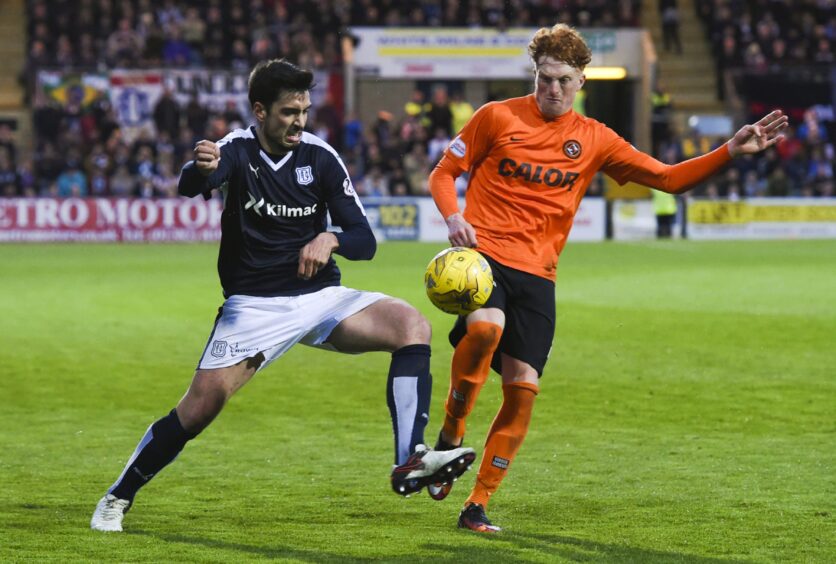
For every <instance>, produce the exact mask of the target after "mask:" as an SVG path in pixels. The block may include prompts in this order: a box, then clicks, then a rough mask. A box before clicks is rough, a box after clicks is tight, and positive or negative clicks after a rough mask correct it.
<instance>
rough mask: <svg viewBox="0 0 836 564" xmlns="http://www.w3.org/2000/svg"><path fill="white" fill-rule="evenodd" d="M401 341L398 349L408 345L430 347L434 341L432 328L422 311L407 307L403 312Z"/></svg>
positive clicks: (401, 317)
mask: <svg viewBox="0 0 836 564" xmlns="http://www.w3.org/2000/svg"><path fill="white" fill-rule="evenodd" d="M400 319H401V331H400V333H401V339H400V341H401V342H400V343H398V347H399V348H400V347H405V346H407V345H429V344H430V340H431V339H432V326H431V325H430V322H429V321H427V318H426V317H424V316H423V315H422V314H421V312H420V311H418V310H417V309H415V308H414V307H412V306H407V307H405V308H404V309H403V311H402V312H401V316H400Z"/></svg>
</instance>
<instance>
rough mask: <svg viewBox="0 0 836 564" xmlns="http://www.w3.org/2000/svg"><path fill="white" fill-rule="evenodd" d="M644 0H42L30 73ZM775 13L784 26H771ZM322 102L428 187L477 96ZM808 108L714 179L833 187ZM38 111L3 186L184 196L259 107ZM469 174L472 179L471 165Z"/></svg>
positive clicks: (584, 19)
mask: <svg viewBox="0 0 836 564" xmlns="http://www.w3.org/2000/svg"><path fill="white" fill-rule="evenodd" d="M697 4H698V10H700V14H701V15H702V16H703V17H704V18H706V21H708V22H713V23H712V25H710V26H709V27H710V29H711V30H712V33H715V34H716V33H719V34H720V35H719V36H717V37H718V41H720V42H721V44H724V43H725V41H726V38H727V37H729V36H733V37H734V41H735V45H742V44H743V42H744V41H745V40H746V38H749V39H751V40H752V41H755V42H757V44H758V45H760V40H761V39H764V38H766V37H770V38H772V39H775V37H780V38H783V39H784V40H785V41H786V42H787V44H788V46H790V47H791V49H790V51H791V52H796V51H797V50H798V49H800V48H799V47H797V45H799V44H801V45H803V46H804V49H805V53H806V54H811V53H812V54H814V53H816V52H817V49H818V47H817V45H818V43H819V41H818V40H819V39H821V38H824V39H825V40H826V41H828V42H830V43H829V45H832V41H833V32H834V18H833V15H832V8H830V9H829V10H830V11H828V8H826V7H825V8H822V6H826V5H832V3H827V2H820V1H805V2H801V4H803V8H802V9H799V10H793V11H792V13H791V14H790V15H789V16H788V17H786V18H784V17H783V16H784V15H786V14H784V13H783V12H781V11H780V10H781V7H782V6H784V5H786V4H788V3H787V2H782V1H781V0H772V1H770V2H765V1H749V2H729V1H724V0H714V2H704V3H697ZM741 6H742V7H744V8H745V10H744V11H743V12H740V10H741V9H742V8H741ZM639 8H640V1H639V0H620V1H617V2H610V1H604V0H552V1H544V0H510V1H509V0H504V1H503V0H422V1H415V2H398V1H394V0H363V1H348V0H319V1H317V0H224V1H221V0H206V1H200V2H198V1H187V0H158V1H155V2H152V1H151V0H119V1H116V0H80V1H70V0H54V1H50V2H46V0H30V1H29V2H28V18H29V20H28V21H29V58H28V66H27V70H26V78H27V80H31V79H32V77H33V76H34V72H35V71H36V70H37V69H41V68H52V69H54V68H74V69H96V70H99V71H101V70H107V69H110V68H116V67H120V68H132V67H139V68H146V67H162V68H165V67H171V68H182V67H195V68H205V67H218V68H224V69H234V70H238V71H242V72H245V71H246V70H248V69H249V68H250V67H251V66H252V65H253V64H254V63H255V62H256V61H258V60H261V59H264V58H267V57H276V56H283V57H287V58H289V59H291V60H294V61H297V62H298V63H299V64H301V65H303V66H306V67H309V68H314V69H317V70H321V71H334V70H337V69H339V68H340V67H341V61H342V58H341V57H342V54H341V41H340V38H341V37H343V36H344V35H345V34H346V33H349V31H347V30H349V29H350V28H351V27H354V26H370V25H372V26H375V25H385V26H394V25H396V26H407V27H408V26H453V25H455V26H487V27H505V26H508V27H516V26H526V27H531V26H541V25H551V24H553V23H554V22H555V21H563V22H567V23H570V24H572V25H576V26H580V27H594V26H634V25H638V16H639V11H640V10H639ZM741 14H742V15H745V14H749V16H748V18H749V22H750V25H749V27H746V26H741V25H740V21H738V20H737V19H735V20H734V25H732V27H731V28H729V26H728V25H722V23H721V22H725V21H726V20H727V19H728V18H727V16H729V15H731V16H732V17H734V18H738V16H741ZM743 19H744V20H745V18H743ZM776 22H781V24H780V25H779V24H777V23H776ZM793 22H795V23H798V25H799V26H800V28H797V26H796V25H795V23H793ZM767 24H769V25H767ZM767 27H769V29H770V34H771V35H769V34H766V31H762V30H761V29H762V28H764V29H766V28H767ZM749 28H752V29H754V31H752V30H751V29H749ZM746 29H749V31H750V32H751V33H750V35H747V34H746V33H747V32H746V31H745V30H746ZM796 29H800V30H801V31H800V34H801V35H799V33H797V32H796V31H793V30H796ZM799 37H803V38H806V39H804V41H801V40H800V39H799ZM719 38H722V39H719ZM769 45H772V43H769ZM770 52H771V51H770ZM798 52H799V53H800V51H798ZM830 55H831V57H832V49H830ZM820 58H821V59H822V60H824V58H823V56H822V57H820ZM313 110H314V111H313V112H312V119H311V120H310V121H309V126H308V128H309V129H310V130H311V131H312V132H314V133H316V134H317V135H319V136H321V137H323V138H325V139H326V140H327V141H328V142H329V143H331V144H332V145H334V146H335V148H337V149H338V151H339V152H340V154H341V155H342V157H343V159H344V161H345V162H346V166H347V168H348V170H349V172H350V174H351V176H352V178H353V180H354V183H355V186H356V188H357V190H358V192H359V193H360V194H361V195H366V196H397V195H426V194H427V193H428V191H427V176H428V173H429V171H430V170H431V168H432V166H433V165H434V164H435V162H436V161H437V159H438V158H439V157H440V154H441V152H442V151H443V149H444V148H445V147H446V146H447V144H449V142H450V140H451V138H452V137H454V136H455V134H456V133H457V132H458V130H459V129H460V128H461V126H462V125H463V124H464V123H465V122H466V121H467V119H468V118H469V117H470V115H472V113H473V106H472V105H471V104H469V103H468V102H467V101H465V100H464V99H463V98H462V96H461V90H460V88H459V85H455V84H452V86H451V85H436V86H435V87H434V88H432V89H430V90H422V89H416V90H415V92H414V93H413V95H412V97H411V98H410V99H409V100H405V101H404V106H403V108H397V109H393V108H390V109H389V110H391V111H386V110H381V111H380V112H378V114H377V116H376V118H375V119H374V120H373V121H372V122H367V123H364V122H361V121H360V120H359V119H358V118H357V116H356V115H352V114H348V115H341V113H340V112H339V111H338V109H337V106H336V105H335V104H334V103H333V101H332V100H330V99H329V98H328V97H327V96H326V97H325V99H324V101H323V102H322V103H321V104H319V105H318V106H317V107H315V108H314V109H313ZM393 112H396V113H397V114H398V115H403V117H402V118H400V117H398V118H396V117H395V115H394V113H393ZM808 114H809V116H808ZM808 114H805V120H804V123H802V124H801V125H799V126H798V127H797V128H794V129H793V130H792V131H790V132H789V133H788V141H786V142H784V143H783V144H781V145H780V146H779V147H777V148H775V149H773V150H771V151H769V152H767V154H766V155H764V156H762V157H759V158H756V159H743V160H741V161H738V162H736V163H735V166H734V167H733V168H732V169H730V172H728V173H727V174H726V175H725V176H723V178H722V179H720V180H719V181H717V182H715V183H714V185H708V186H705V187H704V188H703V189H702V190H701V191H700V192H698V193H702V194H704V195H707V196H715V195H716V196H725V197H748V196H758V195H775V196H778V195H830V194H832V190H833V170H832V162H833V145H832V139H831V138H830V136H829V135H828V131H827V128H826V127H823V125H822V124H823V123H824V122H825V121H826V120H827V119H828V118H830V119H832V116H828V115H827V114H826V112H822V111H819V110H816V109H813V110H811V111H810V112H808ZM33 117H34V131H35V147H34V153H33V154H31V155H28V154H21V153H22V152H21V151H19V150H17V148H16V147H15V144H14V143H13V141H12V132H11V129H10V128H9V127H8V126H7V125H5V124H0V195H4V196H14V195H27V196H35V195H54V196H69V195H91V196H128V195H133V196H159V197H165V196H173V195H175V194H176V184H177V175H178V172H179V169H180V167H181V166H182V164H183V163H184V162H185V161H186V160H188V159H189V158H190V155H191V150H192V147H193V144H194V142H195V140H197V139H201V138H207V139H219V138H220V137H222V136H223V135H224V134H225V133H226V132H227V131H229V130H230V129H231V128H234V127H237V126H241V125H246V123H247V122H248V121H249V116H241V115H240V114H238V113H237V112H236V111H235V109H234V108H231V107H230V108H226V109H225V110H223V111H212V110H211V109H210V108H208V107H205V106H204V105H201V103H200V102H199V100H198V99H197V97H196V96H195V97H194V98H193V99H192V100H191V101H190V102H189V103H188V104H180V103H178V102H177V101H176V100H175V99H174V98H173V97H172V96H170V95H166V96H164V97H163V98H162V99H161V100H160V102H159V103H158V104H157V105H156V106H155V108H154V122H155V126H156V131H155V133H154V134H151V133H150V132H147V131H146V132H144V133H142V134H140V135H138V136H136V137H135V138H130V139H129V138H128V136H126V135H125V134H124V132H123V130H122V128H121V127H120V126H119V123H118V122H117V119H116V116H115V112H114V110H113V108H112V107H111V106H110V103H109V101H108V100H107V99H106V98H105V99H101V100H99V101H97V102H96V103H95V104H93V105H91V106H87V107H82V106H81V105H80V104H75V105H74V104H60V103H57V102H55V101H48V102H45V103H39V104H38V105H36V106H35V107H33ZM808 117H809V119H808ZM711 145H712V141H711V140H706V139H701V138H697V137H694V136H691V135H686V136H684V137H676V138H668V139H666V140H665V142H664V143H663V144H662V145H661V146H659V151H658V156H659V157H660V158H661V159H663V160H666V161H668V162H676V161H678V160H681V159H683V158H688V157H691V156H694V155H696V154H699V153H701V152H704V151H705V150H708V149H710V148H711ZM732 171H734V172H732ZM460 182H461V184H460V188H461V189H463V187H464V186H463V185H464V182H466V178H462V179H460Z"/></svg>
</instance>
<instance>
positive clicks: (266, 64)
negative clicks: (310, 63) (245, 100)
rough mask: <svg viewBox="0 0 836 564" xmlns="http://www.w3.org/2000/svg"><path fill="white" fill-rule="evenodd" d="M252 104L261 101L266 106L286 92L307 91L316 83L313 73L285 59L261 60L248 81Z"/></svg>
mask: <svg viewBox="0 0 836 564" xmlns="http://www.w3.org/2000/svg"><path fill="white" fill-rule="evenodd" d="M247 85H248V90H249V98H250V106H254V105H255V103H256V102H261V103H262V104H263V105H264V107H265V108H269V107H270V105H271V104H272V103H273V102H275V101H276V100H278V99H279V98H280V97H281V96H282V94H283V93H286V92H307V91H308V90H310V89H311V88H313V87H314V86H316V84H314V81H313V73H312V72H311V71H309V70H304V69H301V68H299V67H297V66H296V65H294V64H293V63H291V62H288V61H286V60H284V59H271V60H269V61H261V62H260V63H258V64H257V65H256V66H255V68H253V71H252V72H251V73H250V79H249V82H248V84H247Z"/></svg>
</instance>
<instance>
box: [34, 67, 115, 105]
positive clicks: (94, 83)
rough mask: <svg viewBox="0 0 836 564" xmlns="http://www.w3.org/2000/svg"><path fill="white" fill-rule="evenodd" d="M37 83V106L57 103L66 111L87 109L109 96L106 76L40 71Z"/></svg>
mask: <svg viewBox="0 0 836 564" xmlns="http://www.w3.org/2000/svg"><path fill="white" fill-rule="evenodd" d="M36 82H37V87H36V88H35V105H37V106H43V105H46V104H47V103H49V102H56V103H58V104H59V105H61V106H62V107H63V108H64V109H68V108H72V107H74V106H77V107H80V108H81V109H87V108H89V107H90V106H92V105H93V104H94V103H95V102H98V101H99V100H102V99H105V98H107V95H108V78H107V75H104V74H95V73H77V72H63V71H45V70H40V71H38V74H37V75H36Z"/></svg>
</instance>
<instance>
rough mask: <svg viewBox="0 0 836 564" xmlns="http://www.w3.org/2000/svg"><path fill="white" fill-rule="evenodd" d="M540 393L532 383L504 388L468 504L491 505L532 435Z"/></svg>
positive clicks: (519, 383) (515, 384) (516, 384)
mask: <svg viewBox="0 0 836 564" xmlns="http://www.w3.org/2000/svg"><path fill="white" fill-rule="evenodd" d="M538 390H539V388H538V387H537V385H536V384H531V383H529V382H512V383H510V384H505V385H503V386H502V396H503V400H502V406H501V407H500V408H499V413H497V414H496V418H495V419H494V420H493V424H492V425H491V430H490V431H488V438H487V440H486V441H485V450H484V452H483V453H482V462H481V464H480V465H479V473H478V474H477V475H476V485H475V486H473V491H471V492H470V497H468V498H467V502H466V504H467V503H479V504H481V505H482V506H487V505H488V501H489V500H490V497H491V496H492V495H493V494H494V492H495V491H496V490H497V489H498V488H499V484H500V483H501V482H502V479H503V478H505V475H506V474H507V473H508V467H509V466H510V465H511V462H512V461H513V460H514V457H515V456H516V455H517V451H518V450H519V449H520V445H522V442H523V439H525V436H526V434H527V433H528V424H529V422H530V421H531V411H532V409H533V408H534V398H535V397H536V396H537V392H538Z"/></svg>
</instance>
